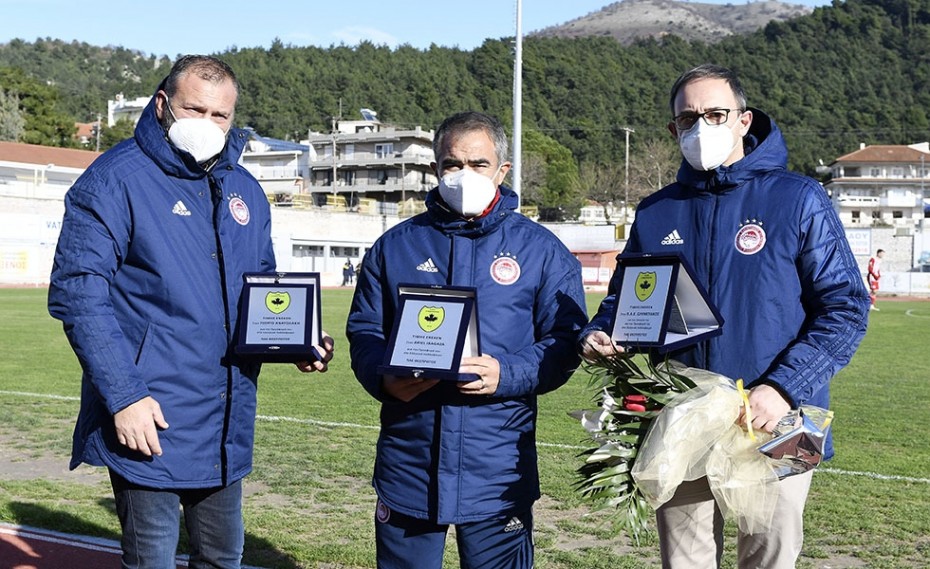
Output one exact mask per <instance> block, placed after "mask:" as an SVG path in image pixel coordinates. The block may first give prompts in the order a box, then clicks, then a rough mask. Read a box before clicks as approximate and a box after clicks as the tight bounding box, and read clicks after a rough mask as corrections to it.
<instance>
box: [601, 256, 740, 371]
mask: <svg viewBox="0 0 930 569" xmlns="http://www.w3.org/2000/svg"><path fill="white" fill-rule="evenodd" d="M617 271H618V272H619V280H620V282H619V289H618V291H617V310H616V313H615V314H614V323H613V327H612V333H611V339H612V340H613V341H614V342H615V343H617V344H620V345H622V346H624V347H626V348H630V349H632V350H633V351H636V350H637V349H640V348H647V349H650V348H651V349H654V350H655V351H657V352H659V353H662V352H668V351H671V350H675V349H679V348H683V347H685V346H688V345H690V344H694V343H696V342H699V341H701V340H703V339H705V338H709V337H712V336H716V335H718V334H720V333H722V331H723V330H722V328H721V327H722V326H723V318H722V317H721V316H720V313H719V312H718V311H717V308H716V307H715V306H714V305H713V304H712V303H711V302H710V299H709V298H708V296H707V293H706V291H705V290H704V289H703V288H702V287H701V285H700V283H698V282H697V280H696V279H695V278H694V272H693V271H692V270H691V269H690V267H689V266H688V264H687V263H686V262H685V260H684V259H683V258H681V257H680V256H678V255H662V256H658V255H656V256H653V255H621V256H620V257H618V259H617Z"/></svg>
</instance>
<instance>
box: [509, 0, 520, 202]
mask: <svg viewBox="0 0 930 569" xmlns="http://www.w3.org/2000/svg"><path fill="white" fill-rule="evenodd" d="M515 39H516V55H515V57H514V61H513V157H512V159H511V163H512V165H513V166H512V169H511V171H512V172H513V173H512V174H511V180H512V184H511V185H512V186H513V187H512V189H513V191H514V193H516V194H517V207H519V205H520V193H521V184H520V176H521V173H522V170H523V166H522V158H523V156H522V152H523V0H517V33H516V38H515Z"/></svg>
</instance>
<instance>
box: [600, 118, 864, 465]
mask: <svg viewBox="0 0 930 569" xmlns="http://www.w3.org/2000/svg"><path fill="white" fill-rule="evenodd" d="M744 142H745V143H746V146H747V148H746V150H747V154H746V156H745V157H744V158H742V159H741V160H739V161H737V162H736V163H734V164H732V165H730V166H721V167H719V168H717V169H716V170H712V171H710V172H702V171H699V170H695V169H694V168H692V167H691V166H690V165H689V164H688V163H687V162H686V161H682V165H681V169H680V170H679V172H678V180H677V182H675V183H673V184H671V185H669V186H667V187H665V188H663V189H662V190H660V191H658V192H656V193H655V194H653V195H651V196H649V197H648V198H646V199H645V200H643V202H642V203H641V204H640V205H639V208H638V209H637V211H636V221H635V222H634V224H633V227H632V232H631V234H630V240H629V242H628V243H627V246H626V248H625V249H624V253H653V254H662V253H673V252H674V253H680V254H681V255H682V256H683V257H684V258H685V259H686V260H687V261H688V262H689V263H690V264H691V266H692V267H693V268H694V270H695V272H696V278H697V279H698V281H700V284H701V285H703V286H704V288H705V289H706V290H707V291H708V293H709V294H710V297H711V300H712V302H713V303H714V304H715V305H716V306H717V308H718V309H719V310H720V312H721V315H722V316H723V319H724V322H725V323H724V325H723V334H722V335H720V336H717V337H715V338H712V339H710V340H707V341H704V342H700V343H698V344H696V345H694V346H691V347H688V348H684V349H682V350H680V351H677V352H672V353H671V354H670V355H671V357H673V358H675V359H678V360H679V361H682V362H683V363H685V364H687V365H689V366H693V367H698V368H703V369H708V370H710V371H713V372H716V373H720V374H723V375H725V376H728V377H730V378H733V379H737V378H742V379H744V381H745V382H746V383H747V385H748V386H752V385H756V384H759V383H760V382H764V383H767V384H770V385H772V386H774V387H775V388H777V389H778V390H779V391H780V392H781V393H782V394H783V395H784V396H785V397H786V398H787V399H788V402H789V403H791V405H792V407H797V406H799V405H804V404H808V405H816V406H819V407H823V408H829V406H830V380H831V379H832V378H833V376H834V375H835V374H836V373H837V371H839V370H840V369H841V368H842V367H843V366H845V365H846V364H847V363H848V362H849V360H850V358H851V357H852V355H853V353H854V352H855V350H856V348H857V347H858V345H859V342H860V341H861V340H862V337H863V336H864V335H865V330H866V324H867V315H868V307H869V297H868V293H867V292H866V290H865V286H864V285H863V283H862V277H861V276H860V275H859V270H858V268H857V266H856V261H855V259H854V257H853V255H852V252H851V251H850V249H849V244H848V242H847V240H846V236H845V232H844V231H843V227H842V225H841V224H840V220H839V218H838V216H837V214H836V212H835V211H834V209H833V206H832V205H831V203H830V199H829V197H828V196H827V193H826V192H825V191H824V189H823V187H822V186H821V185H820V184H819V183H817V181H815V180H813V179H811V178H808V177H805V176H801V175H799V174H795V173H793V172H789V171H788V170H786V167H787V163H788V151H787V148H786V147H785V143H784V140H783V138H782V136H781V132H780V131H779V130H778V127H777V126H775V123H774V122H773V121H772V120H771V119H770V118H769V117H768V116H766V115H765V114H764V113H762V112H761V111H758V110H755V109H753V121H752V126H751V128H750V132H749V134H748V135H747V137H746V139H745V140H744ZM616 276H617V275H615V279H614V280H612V281H611V286H610V289H609V290H608V296H607V298H606V299H605V300H604V302H603V303H602V304H601V307H600V309H599V310H598V313H597V315H596V316H595V317H594V319H593V320H592V321H591V324H590V325H589V326H588V327H587V328H586V329H585V331H584V332H583V334H582V337H583V336H584V335H587V333H589V332H591V331H593V330H595V329H598V330H605V331H607V332H608V333H610V331H609V326H610V320H611V316H612V314H613V311H614V310H615V306H616V304H615V300H616V298H615V292H616V286H617V284H618V283H617V282H616ZM832 455H833V445H832V439H828V441H827V449H826V456H827V457H828V458H829V457H830V456H832Z"/></svg>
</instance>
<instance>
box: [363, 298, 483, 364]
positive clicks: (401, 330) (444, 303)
mask: <svg viewBox="0 0 930 569" xmlns="http://www.w3.org/2000/svg"><path fill="white" fill-rule="evenodd" d="M397 297H398V308H397V314H396V315H395V318H394V325H393V328H392V330H391V337H390V339H389V341H388V349H387V351H386V352H385V356H384V364H383V365H381V366H379V367H378V373H379V374H381V375H395V376H398V377H423V378H426V379H442V380H449V381H473V380H476V379H478V374H472V373H465V374H463V373H459V371H458V370H459V365H460V363H461V361H462V358H463V357H469V356H479V355H481V348H480V345H479V340H478V304H477V298H476V293H475V289H474V288H471V287H453V286H439V285H433V286H424V285H415V284H400V285H398V287H397Z"/></svg>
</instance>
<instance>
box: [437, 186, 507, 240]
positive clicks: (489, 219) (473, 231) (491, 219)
mask: <svg viewBox="0 0 930 569" xmlns="http://www.w3.org/2000/svg"><path fill="white" fill-rule="evenodd" d="M497 189H498V191H499V192H500V199H498V200H497V203H496V204H494V207H493V208H492V209H491V211H490V212H488V214H487V215H485V216H483V217H480V218H478V219H471V220H469V219H463V218H462V216H461V215H460V214H459V213H458V212H456V211H453V210H452V209H451V208H450V207H449V206H448V205H446V202H444V201H443V200H442V197H441V196H440V195H439V188H438V187H436V188H433V189H432V190H430V191H429V193H428V194H426V211H427V215H429V219H430V222H431V223H432V224H433V225H435V226H436V227H438V228H439V229H440V230H441V231H442V232H443V233H447V234H451V235H466V236H477V235H483V234H485V233H489V232H490V231H493V230H494V228H495V227H497V226H498V225H499V224H500V223H501V222H502V221H503V220H504V218H506V217H507V215H509V214H510V213H512V212H513V211H514V210H515V209H517V206H518V205H519V203H520V200H519V198H518V197H517V194H516V192H514V191H513V190H511V189H510V188H508V187H507V186H498V187H497Z"/></svg>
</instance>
